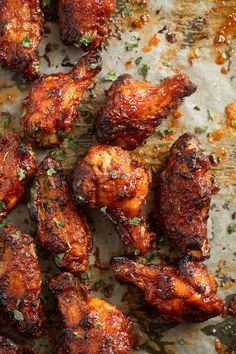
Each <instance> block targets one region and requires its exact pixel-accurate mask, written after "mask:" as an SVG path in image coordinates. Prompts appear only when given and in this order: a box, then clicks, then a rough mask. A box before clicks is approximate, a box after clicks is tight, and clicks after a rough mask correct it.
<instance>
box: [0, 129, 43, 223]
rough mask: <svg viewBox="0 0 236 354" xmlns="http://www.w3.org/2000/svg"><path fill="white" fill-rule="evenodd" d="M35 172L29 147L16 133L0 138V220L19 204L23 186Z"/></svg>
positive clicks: (34, 159) (33, 159) (34, 160)
mask: <svg viewBox="0 0 236 354" xmlns="http://www.w3.org/2000/svg"><path fill="white" fill-rule="evenodd" d="M35 170H36V158H35V155H34V153H33V151H32V148H31V146H30V145H26V144H24V143H23V141H22V140H21V138H20V136H19V135H18V134H16V133H9V134H7V135H6V136H2V137H1V138H0V220H1V219H3V218H4V217H5V216H6V214H7V213H8V212H9V211H10V210H11V209H12V208H13V207H14V206H15V205H16V204H17V203H18V202H19V200H20V199H21V197H22V195H23V193H24V184H25V182H26V181H27V179H28V178H29V177H31V176H32V175H33V174H34V173H35Z"/></svg>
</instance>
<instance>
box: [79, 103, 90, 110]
mask: <svg viewBox="0 0 236 354" xmlns="http://www.w3.org/2000/svg"><path fill="white" fill-rule="evenodd" d="M78 110H79V111H80V112H90V109H89V108H88V107H87V106H85V105H84V104H83V103H80V104H79V106H78Z"/></svg>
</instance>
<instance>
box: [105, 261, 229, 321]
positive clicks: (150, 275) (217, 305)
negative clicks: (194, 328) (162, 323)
mask: <svg viewBox="0 0 236 354" xmlns="http://www.w3.org/2000/svg"><path fill="white" fill-rule="evenodd" d="M112 268H113V271H114V273H115V276H116V278H117V279H118V280H120V281H124V282H130V283H132V284H134V285H136V286H138V287H139V288H140V289H141V290H142V291H143V292H144V294H145V300H146V301H147V303H148V304H150V305H153V306H154V307H155V308H156V309H157V311H158V313H159V315H160V316H161V317H163V318H164V319H166V320H171V321H177V322H185V321H187V322H202V321H206V320H208V319H209V318H211V317H215V316H218V315H220V314H221V313H222V311H223V308H224V301H223V300H222V299H220V298H219V297H218V296H217V295H216V290H217V287H216V283H215V280H214V277H213V276H212V275H210V274H209V273H208V271H207V268H206V266H205V265H203V264H200V263H197V262H190V261H189V260H182V261H180V263H179V264H178V266H172V265H168V266H153V265H146V264H142V263H138V262H135V261H132V260H129V259H128V258H124V257H117V258H114V259H113V263H112Z"/></svg>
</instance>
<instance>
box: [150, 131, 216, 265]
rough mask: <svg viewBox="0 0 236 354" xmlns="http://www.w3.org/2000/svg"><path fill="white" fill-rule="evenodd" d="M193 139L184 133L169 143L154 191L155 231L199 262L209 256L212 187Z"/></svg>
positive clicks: (206, 161)
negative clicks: (168, 153)
mask: <svg viewBox="0 0 236 354" xmlns="http://www.w3.org/2000/svg"><path fill="white" fill-rule="evenodd" d="M209 169H210V163H209V160H208V158H207V157H206V156H205V155H204V154H203V153H202V151H201V147H200V143H199V141H198V139H197V137H196V136H195V135H194V134H191V133H185V134H184V135H182V136H181V137H179V139H178V140H177V141H176V142H175V143H174V144H173V146H172V147H171V149H170V156H169V158H168V159H167V161H166V164H165V165H164V167H163V169H162V171H161V173H160V177H159V183H158V186H157V190H156V205H155V211H154V214H155V215H156V220H157V227H158V229H159V230H160V231H161V232H162V233H163V234H164V235H165V236H166V237H167V238H168V239H169V241H170V242H171V245H173V246H174V247H175V249H177V250H180V251H181V252H182V253H183V254H187V255H189V256H192V257H193V258H195V259H197V260H203V259H205V258H208V257H209V256H210V244H209V241H208V238H207V219H208V213H209V208H210V202H211V196H212V193H213V192H216V186H215V184H214V181H213V178H212V176H211V174H210V172H209Z"/></svg>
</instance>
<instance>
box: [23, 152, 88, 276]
mask: <svg viewBox="0 0 236 354" xmlns="http://www.w3.org/2000/svg"><path fill="white" fill-rule="evenodd" d="M31 201H32V203H31V204H30V215H31V218H32V219H33V220H35V221H36V223H37V228H38V235H39V238H40V241H41V244H42V246H43V247H44V248H45V249H47V250H48V251H50V252H52V253H53V255H54V259H55V262H56V264H57V265H58V267H60V268H61V269H64V270H67V271H70V272H71V273H74V274H77V273H79V272H85V271H86V270H87V268H88V258H89V251H90V249H91V243H92V241H91V233H90V230H89V227H88V225H87V223H86V220H85V217H84V215H83V214H82V213H81V212H80V211H78V210H77V208H76V205H75V203H74V201H73V200H72V199H71V197H70V194H69V189H68V185H67V182H66V178H65V176H64V173H63V170H62V168H61V165H60V164H59V162H57V161H56V160H55V159H54V158H52V157H48V158H46V159H44V160H43V162H42V163H41V165H40V167H39V170H38V173H37V175H36V177H35V181H34V184H33V187H32V189H31Z"/></svg>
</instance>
